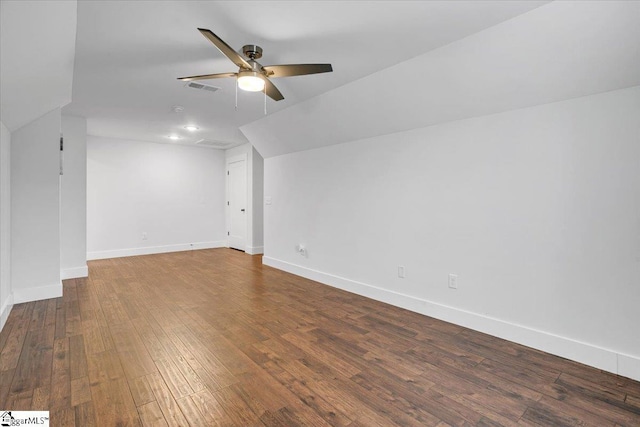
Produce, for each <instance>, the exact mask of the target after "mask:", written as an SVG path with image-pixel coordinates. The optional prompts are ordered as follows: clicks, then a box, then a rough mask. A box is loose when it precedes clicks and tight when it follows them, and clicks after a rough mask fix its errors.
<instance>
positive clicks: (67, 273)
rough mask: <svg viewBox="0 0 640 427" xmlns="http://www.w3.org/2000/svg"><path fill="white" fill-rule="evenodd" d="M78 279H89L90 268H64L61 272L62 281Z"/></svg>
mask: <svg viewBox="0 0 640 427" xmlns="http://www.w3.org/2000/svg"><path fill="white" fill-rule="evenodd" d="M78 277H89V267H87V266H86V265H85V266H84V267H74V268H63V269H62V270H60V279H62V280H67V279H77V278H78Z"/></svg>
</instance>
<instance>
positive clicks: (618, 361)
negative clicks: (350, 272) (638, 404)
mask: <svg viewBox="0 0 640 427" xmlns="http://www.w3.org/2000/svg"><path fill="white" fill-rule="evenodd" d="M262 263H263V264H265V265H268V266H270V267H274V268H277V269H280V270H284V271H286V272H289V273H292V274H296V275H298V276H302V277H305V278H307V279H311V280H315V281H317V282H320V283H324V284H326V285H329V286H333V287H335V288H339V289H343V290H345V291H348V292H353V293H355V294H358V295H362V296H365V297H368V298H371V299H374V300H377V301H382V302H385V303H387V304H391V305H394V306H397V307H402V308H404V309H407V310H411V311H414V312H416V313H420V314H424V315H426V316H430V317H434V318H436V319H440V320H444V321H446V322H451V323H455V324H456V325H460V326H464V327H466V328H469V329H473V330H476V331H480V332H484V333H486V334H489V335H493V336H496V337H499V338H503V339H506V340H509V341H512V342H515V343H518V344H522V345H526V346H528V347H533V348H535V349H538V350H541V351H545V352H547V353H551V354H555V355H557V356H561V357H564V358H567V359H570V360H574V361H576V362H580V363H584V364H585V365H589V366H593V367H595V368H598V369H602V370H604V371H608V372H612V373H614V374H617V375H622V376H625V377H628V378H631V379H634V380H636V381H640V358H638V357H636V356H631V355H628V354H622V353H618V352H616V351H614V350H610V349H606V348H602V347H599V346H596V345H593V344H589V343H584V342H580V341H576V340H574V339H571V338H567V337H562V336H558V335H555V334H552V333H549V332H545V331H540V330H537V329H533V328H529V327H527V326H523V325H518V324H515V323H511V322H506V321H504V320H500V319H496V318H493V317H489V316H484V315H482V314H478V313H473V312H470V311H466V310H461V309H459V308H455V307H450V306H446V305H443V304H439V303H436V302H433V301H428V300H425V299H421V298H416V297H414V296H410V295H405V294H401V293H397V292H393V291H390V290H388V289H383V288H379V287H376V286H372V285H368V284H366V283H362V282H357V281H354V280H350V279H345V278H343V277H339V276H334V275H332V274H328V273H323V272H321V271H317V270H313V269H310V268H307V267H302V266H299V265H296V264H291V263H288V262H286V261H281V260H278V259H275V258H270V257H267V256H264V257H263V258H262Z"/></svg>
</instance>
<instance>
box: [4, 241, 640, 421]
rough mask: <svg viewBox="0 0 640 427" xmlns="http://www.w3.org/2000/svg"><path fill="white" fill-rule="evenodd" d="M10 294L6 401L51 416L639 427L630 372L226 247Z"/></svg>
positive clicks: (110, 264)
mask: <svg viewBox="0 0 640 427" xmlns="http://www.w3.org/2000/svg"><path fill="white" fill-rule="evenodd" d="M89 271H90V273H89V279H77V280H67V281H65V282H64V296H63V297H62V298H58V299H50V300H45V301H38V302H33V303H27V304H18V305H16V306H14V308H13V311H12V312H11V315H10V317H9V320H8V321H7V324H6V326H5V328H4V329H3V331H2V333H1V334H0V349H1V352H0V409H13V410H27V409H33V410H49V411H51V419H52V423H51V425H52V426H68V425H76V426H125V425H145V426H147V425H149V426H151V425H153V426H155V425H163V426H164V425H169V426H187V425H192V426H217V425H221V426H253V425H266V426H295V425H305V426H324V425H336V426H353V427H355V426H389V425H404V426H447V425H451V426H463V425H482V426H494V425H506V426H512V425H525V426H533V425H543V426H545V425H548V426H565V425H567V426H573V425H591V426H599V427H601V426H638V425H640V383H638V382H635V381H632V380H629V379H627V378H622V377H616V376H615V375H612V374H609V373H605V372H602V371H599V370H597V369H593V368H590V367H586V366H583V365H580V364H578V363H575V362H571V361H568V360H565V359H561V358H559V357H555V356H551V355H548V354H545V353H542V352H539V351H536V350H533V349H530V348H526V347H523V346H520V345H517V344H513V343H510V342H507V341H503V340H500V339H497V338H493V337H490V336H488V335H484V334H481V333H478V332H474V331H471V330H469V329H465V328H462V327H459V326H455V325H452V324H449V323H444V322H441V321H438V320H435V319H432V318H429V317H426V316H422V315H419V314H415V313H412V312H409V311H406V310H402V309H399V308H395V307H392V306H389V305H386V304H383V303H379V302H376V301H372V300H369V299H366V298H363V297H359V296H356V295H353V294H349V293H347V292H343V291H340V290H337V289H334V288H331V287H328V286H324V285H320V284H318V283H315V282H312V281H310V280H306V279H303V278H300V277H297V276H293V275H290V274H287V273H284V272H280V271H278V270H275V269H272V268H269V267H264V266H262V264H261V259H260V257H258V256H253V257H252V256H248V255H245V254H243V253H239V252H236V251H233V250H228V249H213V250H201V251H192V252H180V253H172V254H161V255H151V256H141V257H132V258H119V259H112V260H101V261H92V262H90V263H89Z"/></svg>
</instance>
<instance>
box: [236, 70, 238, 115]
mask: <svg viewBox="0 0 640 427" xmlns="http://www.w3.org/2000/svg"><path fill="white" fill-rule="evenodd" d="M236 111H238V75H237V74H236Z"/></svg>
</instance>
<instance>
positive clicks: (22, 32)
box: [0, 0, 77, 131]
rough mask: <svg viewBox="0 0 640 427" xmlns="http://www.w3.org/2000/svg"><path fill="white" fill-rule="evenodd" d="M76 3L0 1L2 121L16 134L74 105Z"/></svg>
mask: <svg viewBox="0 0 640 427" xmlns="http://www.w3.org/2000/svg"><path fill="white" fill-rule="evenodd" d="M76 16H77V14H76V2H75V1H65V2H35V1H6V0H2V1H0V120H1V121H2V123H4V125H5V126H6V127H7V128H8V129H9V130H10V131H15V130H16V129H18V128H20V127H22V126H23V125H25V124H27V123H29V122H30V121H32V120H34V119H36V118H38V117H40V116H42V115H43V114H45V113H47V112H49V111H51V110H53V109H54V108H58V107H60V106H62V105H65V104H67V103H68V102H70V101H71V84H72V79H73V60H74V55H75V41H76Z"/></svg>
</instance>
